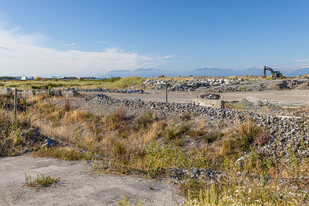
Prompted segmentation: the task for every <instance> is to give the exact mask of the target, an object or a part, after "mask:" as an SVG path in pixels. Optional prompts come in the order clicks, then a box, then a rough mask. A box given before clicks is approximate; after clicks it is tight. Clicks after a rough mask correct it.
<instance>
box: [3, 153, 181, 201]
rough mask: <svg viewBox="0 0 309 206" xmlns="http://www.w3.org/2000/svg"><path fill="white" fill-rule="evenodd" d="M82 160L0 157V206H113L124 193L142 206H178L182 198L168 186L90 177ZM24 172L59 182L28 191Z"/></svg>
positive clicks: (156, 183) (154, 182)
mask: <svg viewBox="0 0 309 206" xmlns="http://www.w3.org/2000/svg"><path fill="white" fill-rule="evenodd" d="M89 166H90V164H89V163H87V162H86V161H59V160H55V159H48V158H33V157H29V156H18V157H8V158H0V205H3V206H4V205H5V206H9V205H23V206H27V205H40V206H41V205H47V206H48V205H83V206H84V205H117V201H118V200H120V199H122V194H123V193H125V194H126V196H127V197H128V198H129V199H130V200H132V201H133V200H140V199H141V200H142V202H143V205H158V206H163V205H166V206H169V205H171V206H173V205H179V204H178V203H177V202H176V200H177V201H181V200H182V197H180V196H178V195H176V194H175V189H173V188H172V187H171V185H169V184H168V183H165V182H162V181H156V180H145V179H141V178H139V177H133V176H114V175H105V174H101V175H99V174H93V173H90V172H89V171H90V170H89ZM25 172H27V173H28V174H30V175H31V176H32V177H36V175H37V174H40V173H42V172H43V173H44V174H45V175H47V176H51V177H52V178H57V177H60V178H61V179H60V182H59V183H56V184H54V185H52V186H51V187H46V188H39V189H36V188H29V187H26V186H25V185H24V184H25Z"/></svg>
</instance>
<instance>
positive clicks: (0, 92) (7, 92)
mask: <svg viewBox="0 0 309 206" xmlns="http://www.w3.org/2000/svg"><path fill="white" fill-rule="evenodd" d="M12 93H13V90H12V89H10V88H0V95H11V94H12Z"/></svg>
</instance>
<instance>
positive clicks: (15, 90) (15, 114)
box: [14, 88, 17, 125]
mask: <svg viewBox="0 0 309 206" xmlns="http://www.w3.org/2000/svg"><path fill="white" fill-rule="evenodd" d="M16 120H17V89H16V88H15V89H14V123H15V125H16V123H17V122H16Z"/></svg>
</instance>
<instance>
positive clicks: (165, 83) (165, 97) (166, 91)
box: [165, 82, 167, 104]
mask: <svg viewBox="0 0 309 206" xmlns="http://www.w3.org/2000/svg"><path fill="white" fill-rule="evenodd" d="M165 102H166V104H167V82H166V83H165Z"/></svg>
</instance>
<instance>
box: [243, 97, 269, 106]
mask: <svg viewBox="0 0 309 206" xmlns="http://www.w3.org/2000/svg"><path fill="white" fill-rule="evenodd" d="M244 101H245V102H247V103H249V104H252V105H254V106H265V105H268V104H269V103H268V102H267V101H264V100H261V99H259V98H257V97H247V98H246V99H244Z"/></svg>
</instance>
